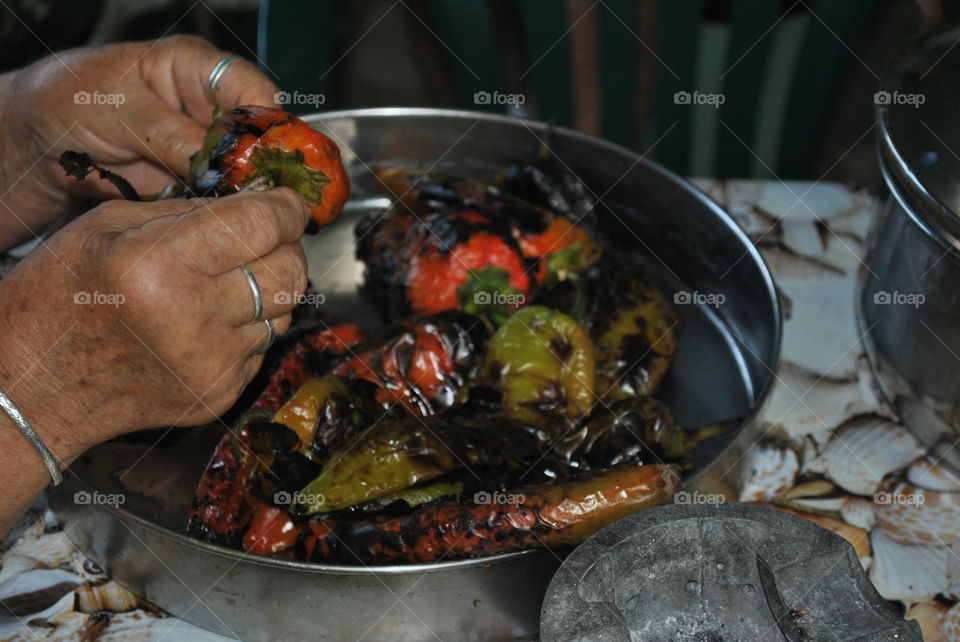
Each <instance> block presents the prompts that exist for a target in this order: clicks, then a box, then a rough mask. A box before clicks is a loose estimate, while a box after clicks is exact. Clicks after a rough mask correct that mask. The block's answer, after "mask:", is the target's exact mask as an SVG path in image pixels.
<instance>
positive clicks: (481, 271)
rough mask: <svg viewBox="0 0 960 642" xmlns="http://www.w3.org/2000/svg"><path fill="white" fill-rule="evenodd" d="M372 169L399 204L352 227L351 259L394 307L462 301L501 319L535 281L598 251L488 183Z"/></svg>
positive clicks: (578, 265) (561, 223) (575, 229)
mask: <svg viewBox="0 0 960 642" xmlns="http://www.w3.org/2000/svg"><path fill="white" fill-rule="evenodd" d="M378 176H379V178H380V181H381V183H382V184H383V185H384V186H385V190H386V191H387V193H388V194H390V195H391V196H392V197H393V198H395V199H397V200H398V202H399V203H401V204H402V205H403V206H402V207H399V206H398V207H395V208H394V209H393V210H391V211H389V212H388V213H387V214H385V215H383V216H374V217H371V219H369V220H368V221H367V222H365V223H362V224H361V225H360V226H359V227H358V230H357V236H358V250H357V256H358V257H359V258H360V259H361V260H363V261H364V262H365V263H366V265H367V283H368V288H367V289H368V290H369V291H370V292H371V293H372V294H373V295H374V297H375V298H376V299H379V300H380V301H381V302H382V303H383V304H384V305H385V307H386V308H387V310H388V312H389V313H391V314H395V315H396V314H401V315H402V314H405V313H407V312H409V311H413V312H415V313H423V312H434V311H439V310H446V309H450V308H454V307H457V306H458V305H459V306H460V308H461V309H464V310H467V311H468V312H471V313H473V314H485V312H487V311H489V314H487V316H490V317H491V318H493V319H494V320H495V321H498V322H499V321H502V318H503V317H504V316H505V315H506V314H507V313H509V312H510V311H512V310H513V309H516V307H518V306H519V305H522V304H523V303H524V302H525V301H527V300H529V297H530V294H531V291H532V289H533V287H534V286H535V285H537V284H540V283H544V282H546V281H547V280H556V279H562V278H566V276H567V275H568V274H569V273H571V272H575V271H578V270H582V269H585V268H586V267H587V266H589V265H590V264H592V263H593V262H594V261H595V260H596V258H597V257H598V256H599V249H598V248H599V246H598V245H597V244H596V243H595V242H594V241H593V239H592V236H591V234H590V233H589V232H588V231H587V230H586V229H585V228H584V227H581V226H578V225H576V224H574V223H573V222H571V220H570V219H568V218H565V217H563V216H558V215H557V214H556V213H555V212H553V211H551V210H549V209H545V208H543V207H539V206H535V205H531V204H530V203H527V202H525V201H523V200H521V199H517V198H515V197H512V196H509V195H506V194H503V193H502V192H501V191H500V190H498V189H497V188H496V187H493V186H492V185H487V184H485V183H481V182H479V181H474V180H470V179H466V178H457V177H448V176H437V175H432V174H425V173H423V172H418V171H417V170H409V169H392V170H383V171H380V172H379V173H378Z"/></svg>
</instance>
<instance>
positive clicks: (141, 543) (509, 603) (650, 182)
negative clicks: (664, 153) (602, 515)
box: [51, 109, 780, 640]
mask: <svg viewBox="0 0 960 642" xmlns="http://www.w3.org/2000/svg"><path fill="white" fill-rule="evenodd" d="M307 120H308V122H310V123H311V124H312V125H313V126H315V127H317V128H318V129H319V130H321V131H324V132H325V133H327V134H328V135H329V136H331V137H332V138H333V139H334V140H335V141H336V142H337V143H338V144H339V145H340V146H341V149H342V150H343V152H344V161H345V162H346V164H347V166H348V171H349V172H350V174H351V179H352V181H353V185H354V189H353V193H352V197H351V201H350V203H349V205H348V208H347V211H345V212H344V214H343V215H342V216H341V218H340V219H339V220H338V221H337V222H336V223H334V224H333V225H331V226H329V227H327V228H325V229H324V230H323V231H322V232H321V233H320V234H319V235H317V236H314V237H308V238H305V239H304V246H305V250H306V253H307V258H308V262H309V265H310V277H311V280H312V282H313V283H314V284H315V286H316V287H317V288H318V291H319V292H320V293H322V294H323V295H324V297H325V305H326V306H327V307H328V308H329V309H330V310H331V312H332V313H333V314H334V316H335V317H339V318H341V319H347V320H355V321H361V322H362V321H363V320H370V319H371V318H375V316H374V315H373V314H372V312H371V310H370V309H369V308H368V307H367V305H366V304H365V303H364V301H363V300H362V299H360V298H358V297H357V286H358V285H359V284H360V282H361V280H362V274H363V266H362V264H361V263H359V262H358V261H357V260H355V258H354V256H353V227H354V225H355V223H356V222H357V220H358V219H359V218H360V217H361V216H365V215H366V214H367V213H369V212H371V211H377V210H379V209H381V208H383V207H385V206H386V205H387V204H388V203H387V202H386V201H385V199H383V198H382V197H381V196H380V194H379V192H378V190H377V188H376V186H375V182H374V179H373V176H372V174H371V171H370V167H371V166H372V165H374V164H378V165H409V166H416V167H424V168H429V167H431V166H434V165H435V166H436V167H437V168H438V169H441V170H442V169H450V170H453V171H456V172H458V173H461V174H465V175H469V176H474V177H476V178H485V179H489V178H490V177H491V176H492V175H493V174H494V173H495V172H496V171H497V170H498V169H499V168H501V167H503V166H504V165H505V164H507V163H509V162H517V161H526V160H530V159H533V158H535V156H536V154H537V152H538V150H539V149H540V147H541V145H542V143H543V141H545V140H546V139H547V138H549V140H550V144H551V149H552V151H553V152H554V153H555V154H557V156H558V157H559V158H561V159H562V160H563V162H564V163H566V164H567V165H568V166H569V167H570V168H571V170H572V171H573V172H575V173H577V174H578V175H579V176H580V177H581V178H582V179H583V180H584V181H585V182H586V184H587V185H588V186H589V187H590V189H591V190H593V191H594V192H595V193H596V194H597V195H602V200H603V203H604V205H603V211H602V212H600V219H601V220H602V224H603V227H605V230H604V232H605V235H606V236H607V237H608V239H610V241H611V242H614V243H617V244H619V245H620V246H621V247H622V248H623V249H624V251H630V252H637V253H642V254H643V255H645V256H646V257H647V258H648V259H649V263H650V269H651V272H652V274H654V275H655V276H656V278H657V279H658V280H659V281H660V285H661V287H663V288H664V291H665V293H666V294H667V296H670V295H671V293H673V296H674V300H675V301H676V302H677V303H678V305H677V306H676V307H677V310H678V312H679V315H680V317H681V323H682V324H683V329H682V331H681V335H680V347H679V353H678V355H677V359H676V361H675V363H674V366H673V368H672V370H671V372H670V374H669V376H668V378H667V380H666V381H665V383H664V386H663V388H662V390H661V394H659V395H658V396H659V397H660V398H662V399H663V400H664V401H665V402H666V403H667V404H668V405H669V406H670V407H671V409H672V410H673V411H674V413H675V415H676V418H677V420H678V422H680V424H681V425H685V426H690V427H696V426H699V425H704V424H709V423H714V422H717V421H722V420H727V419H730V418H734V417H738V418H742V420H741V421H740V423H739V425H738V427H737V428H736V429H735V430H733V431H731V432H730V433H727V434H725V435H721V436H718V437H715V438H713V439H710V440H708V441H706V442H704V443H703V444H701V445H700V447H699V448H698V449H697V450H696V451H695V452H694V460H695V465H696V470H695V471H694V474H693V475H692V477H691V478H690V480H689V482H690V483H696V484H698V486H699V487H701V488H706V489H709V490H710V492H724V491H729V490H730V489H732V488H733V489H735V488H736V486H737V485H738V482H739V479H740V472H741V470H740V463H741V461H742V454H743V452H744V450H745V449H746V448H747V447H748V446H749V445H751V444H752V443H753V441H754V440H755V439H756V438H757V432H758V430H759V427H758V426H757V425H756V423H755V421H754V416H755V414H756V411H757V410H758V408H759V406H760V404H761V402H762V401H763V400H764V399H765V397H766V395H767V392H768V390H769V388H770V384H771V381H772V379H773V372H774V370H775V369H776V361H777V357H778V355H779V348H780V309H779V307H778V303H777V298H776V295H775V292H774V289H773V282H772V280H771V277H770V274H769V272H768V271H767V268H766V266H765V265H764V264H763V260H762V259H761V258H760V255H759V253H758V252H757V251H756V249H755V248H754V247H753V245H752V244H751V243H750V241H749V240H748V239H747V237H746V236H745V235H744V234H743V232H742V231H741V230H740V228H738V227H737V225H736V224H735V223H734V222H733V220H732V219H731V218H730V217H729V216H728V215H727V214H726V213H725V212H724V211H723V210H722V209H721V208H720V207H718V206H717V205H716V203H714V202H713V201H711V200H710V199H709V198H707V197H706V196H705V195H704V194H702V193H701V192H699V191H698V190H697V189H695V188H694V187H693V186H691V185H690V184H689V183H687V182H686V181H684V180H683V179H681V178H679V177H677V176H676V175H674V174H672V173H670V172H668V171H666V170H664V169H663V168H661V167H659V166H657V165H655V164H653V163H651V162H649V161H646V160H644V159H643V158H642V157H640V156H638V155H637V154H635V153H634V152H631V151H628V150H625V149H622V148H620V147H616V146H614V145H611V144H609V143H605V142H603V141H601V140H598V139H596V138H592V137H589V136H585V135H583V134H579V133H576V132H573V131H568V130H563V129H556V130H553V131H552V132H551V131H549V130H548V127H547V126H546V125H544V124H542V123H535V122H530V121H522V120H519V119H514V118H505V117H498V116H491V115H486V114H478V113H472V112H453V111H441V110H429V109H374V110H358V111H350V112H339V113H330V114H324V115H316V116H312V117H308V118H307ZM698 293H699V294H703V295H706V294H710V295H714V296H713V297H711V298H709V300H710V301H711V302H713V303H714V304H715V305H713V306H709V305H702V304H701V305H693V304H690V305H685V304H684V303H688V302H690V303H692V302H694V301H697V300H699V299H700V298H701V297H697V296H694V295H696V294H698ZM218 432H219V431H215V430H208V431H203V430H193V431H188V432H185V433H183V435H182V437H181V438H180V439H179V440H175V441H174V442H173V443H171V444H166V443H165V442H162V441H161V442H159V443H156V444H154V441H153V439H147V440H143V439H140V440H139V441H138V442H136V443H135V442H133V441H131V440H130V439H121V440H115V441H113V442H110V443H107V444H103V445H101V446H98V447H97V448H95V449H93V450H91V451H90V452H88V453H86V454H85V455H84V456H83V457H82V458H80V459H79V460H78V461H77V462H75V464H74V466H73V467H72V471H73V473H74V476H71V477H70V478H69V480H68V483H66V484H64V485H63V486H62V487H60V488H58V489H55V490H54V492H53V495H52V497H51V500H52V501H51V503H52V505H53V507H54V510H56V511H57V513H58V514H59V515H60V516H61V517H62V518H63V519H64V520H65V521H66V522H67V524H66V532H67V535H68V536H69V537H70V538H71V539H72V540H73V541H74V542H75V543H76V544H77V545H78V547H79V548H80V549H81V550H83V551H84V552H85V553H87V554H88V555H89V556H90V557H91V558H92V559H93V560H94V561H96V562H97V563H99V564H101V565H102V566H104V567H105V568H106V569H107V570H108V571H109V572H110V573H111V575H112V576H113V577H114V578H115V579H116V580H117V581H118V582H120V583H121V584H123V585H124V586H126V587H127V588H129V589H131V590H132V591H133V592H135V593H137V594H138V595H141V596H143V597H144V598H146V599H147V600H149V601H150V602H153V603H154V604H157V605H158V606H160V607H162V608H164V609H166V610H167V611H169V612H171V613H173V614H174V615H177V616H179V617H182V618H184V619H186V620H189V621H190V622H193V623H195V624H198V625H200V626H203V627H206V628H209V629H213V630H215V631H218V632H221V633H224V634H226V635H233V636H238V637H242V638H243V639H247V640H274V639H331V640H339V639H357V638H360V637H364V636H369V637H370V638H372V639H381V638H386V639H392V640H405V639H434V637H435V636H439V637H441V638H445V639H458V640H468V639H504V638H510V637H518V636H522V635H531V634H535V633H536V632H537V630H538V628H539V627H538V619H539V609H540V603H541V601H542V598H543V594H544V591H545V590H546V586H547V583H548V582H549V580H550V578H551V576H552V575H553V573H554V571H555V570H556V568H557V567H558V565H559V564H560V562H561V559H562V556H563V554H564V552H563V551H548V552H543V551H526V552H521V553H510V554H502V555H493V556H489V557H484V558H480V559H475V560H462V561H451V562H443V563H438V564H428V565H409V566H384V567H376V568H364V567H356V566H332V565H321V564H306V563H298V562H291V561H286V560H277V559H272V558H265V557H257V556H252V555H246V554H243V553H242V552H240V551H236V550H231V549H226V548H222V547H218V546H213V545H209V544H205V543H202V542H199V541H196V540H193V539H190V538H188V537H187V536H185V535H183V534H182V533H183V530H184V527H185V516H186V512H187V508H188V506H189V504H190V501H191V499H192V496H193V490H194V486H195V484H196V482H197V479H198V478H199V475H200V473H201V471H202V470H203V466H204V464H205V462H206V460H207V458H208V457H209V455H210V452H211V450H212V448H213V444H214V443H215V441H216V440H217V438H218V436H219V435H218V434H217V433H218ZM83 489H94V490H96V491H99V492H101V493H106V494H112V493H119V494H121V496H122V497H123V498H124V500H125V501H124V503H123V505H122V506H119V507H116V506H81V505H78V504H77V502H76V501H75V499H74V493H76V492H77V491H79V490H83Z"/></svg>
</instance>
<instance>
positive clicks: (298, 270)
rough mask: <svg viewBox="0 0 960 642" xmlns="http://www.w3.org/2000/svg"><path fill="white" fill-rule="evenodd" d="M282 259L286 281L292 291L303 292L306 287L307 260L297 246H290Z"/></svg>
mask: <svg viewBox="0 0 960 642" xmlns="http://www.w3.org/2000/svg"><path fill="white" fill-rule="evenodd" d="M285 254H286V258H285V260H284V263H285V264H286V265H285V268H284V270H285V272H286V278H287V282H288V283H289V284H290V285H291V287H292V288H293V291H294V292H301V293H302V292H304V291H306V289H307V260H306V257H305V256H304V254H303V250H302V249H300V247H299V246H291V249H290V250H288V251H287V252H286V253H285Z"/></svg>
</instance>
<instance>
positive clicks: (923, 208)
mask: <svg viewBox="0 0 960 642" xmlns="http://www.w3.org/2000/svg"><path fill="white" fill-rule="evenodd" d="M948 33H954V34H955V35H956V36H957V37H958V38H960V26H958V24H957V23H952V24H950V25H947V26H944V27H941V28H939V29H936V30H934V31H931V32H927V33H924V34H921V35H920V36H917V37H915V38H913V39H912V40H910V41H909V42H908V43H907V44H906V45H904V46H903V47H902V48H901V49H900V50H899V51H898V52H897V53H896V54H895V55H894V56H893V58H891V59H890V61H889V62H888V63H887V66H886V67H885V69H884V72H883V76H882V78H881V80H880V91H885V92H888V93H893V91H894V90H896V89H897V88H896V87H892V86H891V83H892V79H893V77H894V75H895V73H896V71H897V70H898V69H899V68H900V66H901V65H902V64H903V63H904V61H905V60H906V59H907V58H908V57H909V56H911V55H912V54H913V53H914V52H915V51H917V50H918V49H920V48H921V47H923V46H924V45H925V44H927V43H929V42H931V41H933V40H937V39H939V38H941V37H943V36H944V35H945V34H948ZM874 113H875V114H876V118H877V127H878V130H879V133H878V136H877V156H878V160H879V162H880V168H881V171H882V174H883V177H884V182H885V183H886V184H887V187H888V188H889V189H890V191H891V192H893V193H894V194H895V196H896V198H897V200H898V202H899V203H900V204H901V206H903V205H906V204H907V203H908V202H911V201H913V202H914V203H915V204H914V206H911V207H903V209H904V211H906V212H909V214H910V216H911V218H913V219H914V220H915V221H916V222H917V224H918V225H919V226H920V228H921V229H923V231H924V232H925V233H926V234H928V235H930V236H931V237H933V238H934V239H936V240H937V241H939V242H941V243H942V244H944V245H946V246H947V247H949V248H950V249H951V250H956V248H958V247H960V216H958V215H957V213H955V212H954V211H953V210H952V209H951V208H950V207H949V206H947V205H946V204H945V203H944V202H943V201H942V200H940V199H939V198H937V197H936V196H935V195H934V194H932V193H931V192H930V190H928V189H927V188H926V187H925V186H924V184H923V182H922V181H921V180H920V179H919V178H918V177H917V175H916V173H915V172H914V171H913V170H912V169H911V168H910V165H909V164H908V163H907V161H906V159H905V158H904V157H903V155H902V154H901V153H900V151H899V150H898V148H897V145H896V143H895V142H894V140H893V133H892V131H891V123H890V118H889V117H890V104H886V103H878V104H876V105H875V107H874Z"/></svg>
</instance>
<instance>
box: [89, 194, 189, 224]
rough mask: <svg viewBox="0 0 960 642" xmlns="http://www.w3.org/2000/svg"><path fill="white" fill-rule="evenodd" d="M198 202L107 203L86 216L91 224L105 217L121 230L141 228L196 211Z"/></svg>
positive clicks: (172, 200) (180, 199) (177, 200)
mask: <svg viewBox="0 0 960 642" xmlns="http://www.w3.org/2000/svg"><path fill="white" fill-rule="evenodd" d="M199 200H200V199H193V200H188V199H185V198H170V199H165V200H162V201H151V202H131V201H108V202H107V203H105V204H104V205H101V206H100V207H98V208H97V209H95V210H92V211H91V212H90V214H88V215H87V216H88V217H90V220H91V221H93V222H95V221H96V220H98V219H99V218H101V217H107V218H109V220H110V223H111V225H114V226H116V225H120V226H122V227H123V228H132V227H141V226H143V225H144V224H146V223H149V222H150V221H153V220H155V219H158V218H162V217H164V216H178V215H181V214H185V213H187V212H190V211H192V210H194V209H196V207H197V201H199ZM121 205H122V207H121Z"/></svg>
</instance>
